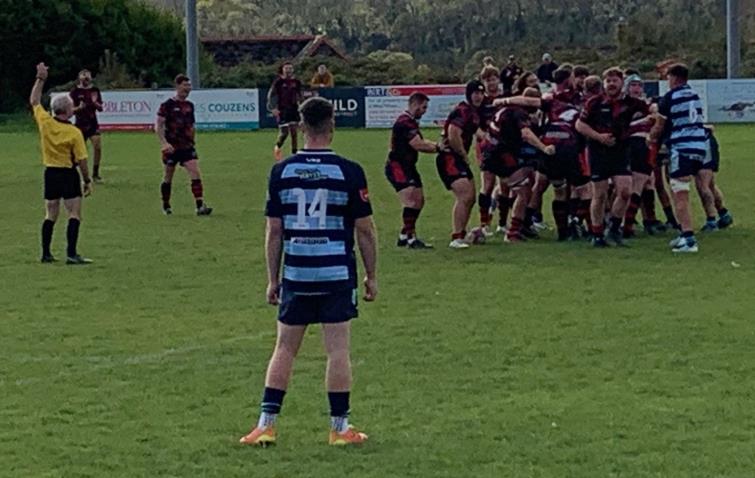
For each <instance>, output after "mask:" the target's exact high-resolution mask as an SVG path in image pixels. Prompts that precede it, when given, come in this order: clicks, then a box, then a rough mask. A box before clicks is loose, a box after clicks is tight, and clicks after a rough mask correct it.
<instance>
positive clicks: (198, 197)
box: [191, 179, 204, 208]
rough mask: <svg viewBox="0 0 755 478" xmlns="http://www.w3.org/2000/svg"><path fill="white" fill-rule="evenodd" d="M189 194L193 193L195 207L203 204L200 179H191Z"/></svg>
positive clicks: (202, 189) (202, 190)
mask: <svg viewBox="0 0 755 478" xmlns="http://www.w3.org/2000/svg"><path fill="white" fill-rule="evenodd" d="M191 194H193V195H194V201H195V202H196V203H197V207H198V208H200V207H202V205H203V204H204V188H203V187H202V180H201V179H192V180H191Z"/></svg>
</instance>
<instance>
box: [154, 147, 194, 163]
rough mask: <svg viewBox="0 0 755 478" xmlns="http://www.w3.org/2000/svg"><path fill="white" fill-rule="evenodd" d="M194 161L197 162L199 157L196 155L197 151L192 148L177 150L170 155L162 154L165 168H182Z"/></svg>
mask: <svg viewBox="0 0 755 478" xmlns="http://www.w3.org/2000/svg"><path fill="white" fill-rule="evenodd" d="M195 159H197V160H198V159H199V156H198V155H197V150H196V149H194V148H190V149H177V150H175V151H173V152H172V153H171V154H165V153H163V164H165V165H166V166H178V165H180V166H183V164H184V163H185V162H187V161H192V160H195Z"/></svg>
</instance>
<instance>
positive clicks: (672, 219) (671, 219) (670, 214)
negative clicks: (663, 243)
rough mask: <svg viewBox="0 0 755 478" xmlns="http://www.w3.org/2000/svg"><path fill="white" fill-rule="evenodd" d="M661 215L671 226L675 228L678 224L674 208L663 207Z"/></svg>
mask: <svg viewBox="0 0 755 478" xmlns="http://www.w3.org/2000/svg"><path fill="white" fill-rule="evenodd" d="M663 213H664V214H665V215H666V222H668V223H670V224H671V225H672V226H676V225H677V224H678V223H677V222H676V216H675V215H674V208H672V207H671V206H668V207H664V208H663Z"/></svg>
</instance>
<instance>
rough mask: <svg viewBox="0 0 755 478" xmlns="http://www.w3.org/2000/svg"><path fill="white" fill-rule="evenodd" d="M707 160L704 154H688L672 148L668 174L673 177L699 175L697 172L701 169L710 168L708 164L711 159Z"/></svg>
mask: <svg viewBox="0 0 755 478" xmlns="http://www.w3.org/2000/svg"><path fill="white" fill-rule="evenodd" d="M705 160H706V158H705V156H703V155H697V154H687V153H683V152H679V151H677V150H675V149H671V162H670V163H669V166H668V175H669V177H670V178H672V179H679V178H683V177H686V176H697V173H699V172H700V170H701V169H709V168H707V167H706V165H707V164H709V163H710V161H709V162H708V163H706V162H705Z"/></svg>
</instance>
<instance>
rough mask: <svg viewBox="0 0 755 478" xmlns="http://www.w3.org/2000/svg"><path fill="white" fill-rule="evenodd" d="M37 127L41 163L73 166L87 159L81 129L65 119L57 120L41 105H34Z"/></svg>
mask: <svg viewBox="0 0 755 478" xmlns="http://www.w3.org/2000/svg"><path fill="white" fill-rule="evenodd" d="M34 119H35V120H36V122H37V126H38V127H39V137H40V140H41V145H42V163H43V164H44V165H45V166H47V167H48V168H73V167H75V166H76V165H77V164H78V162H79V161H82V160H84V159H87V146H86V143H85V142H84V135H82V133H81V131H80V130H79V129H78V128H77V127H76V126H74V125H72V124H71V123H69V122H67V121H59V120H57V119H55V118H53V117H52V116H50V113H48V112H47V111H45V109H44V108H43V107H42V106H41V105H36V106H35V107H34Z"/></svg>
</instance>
